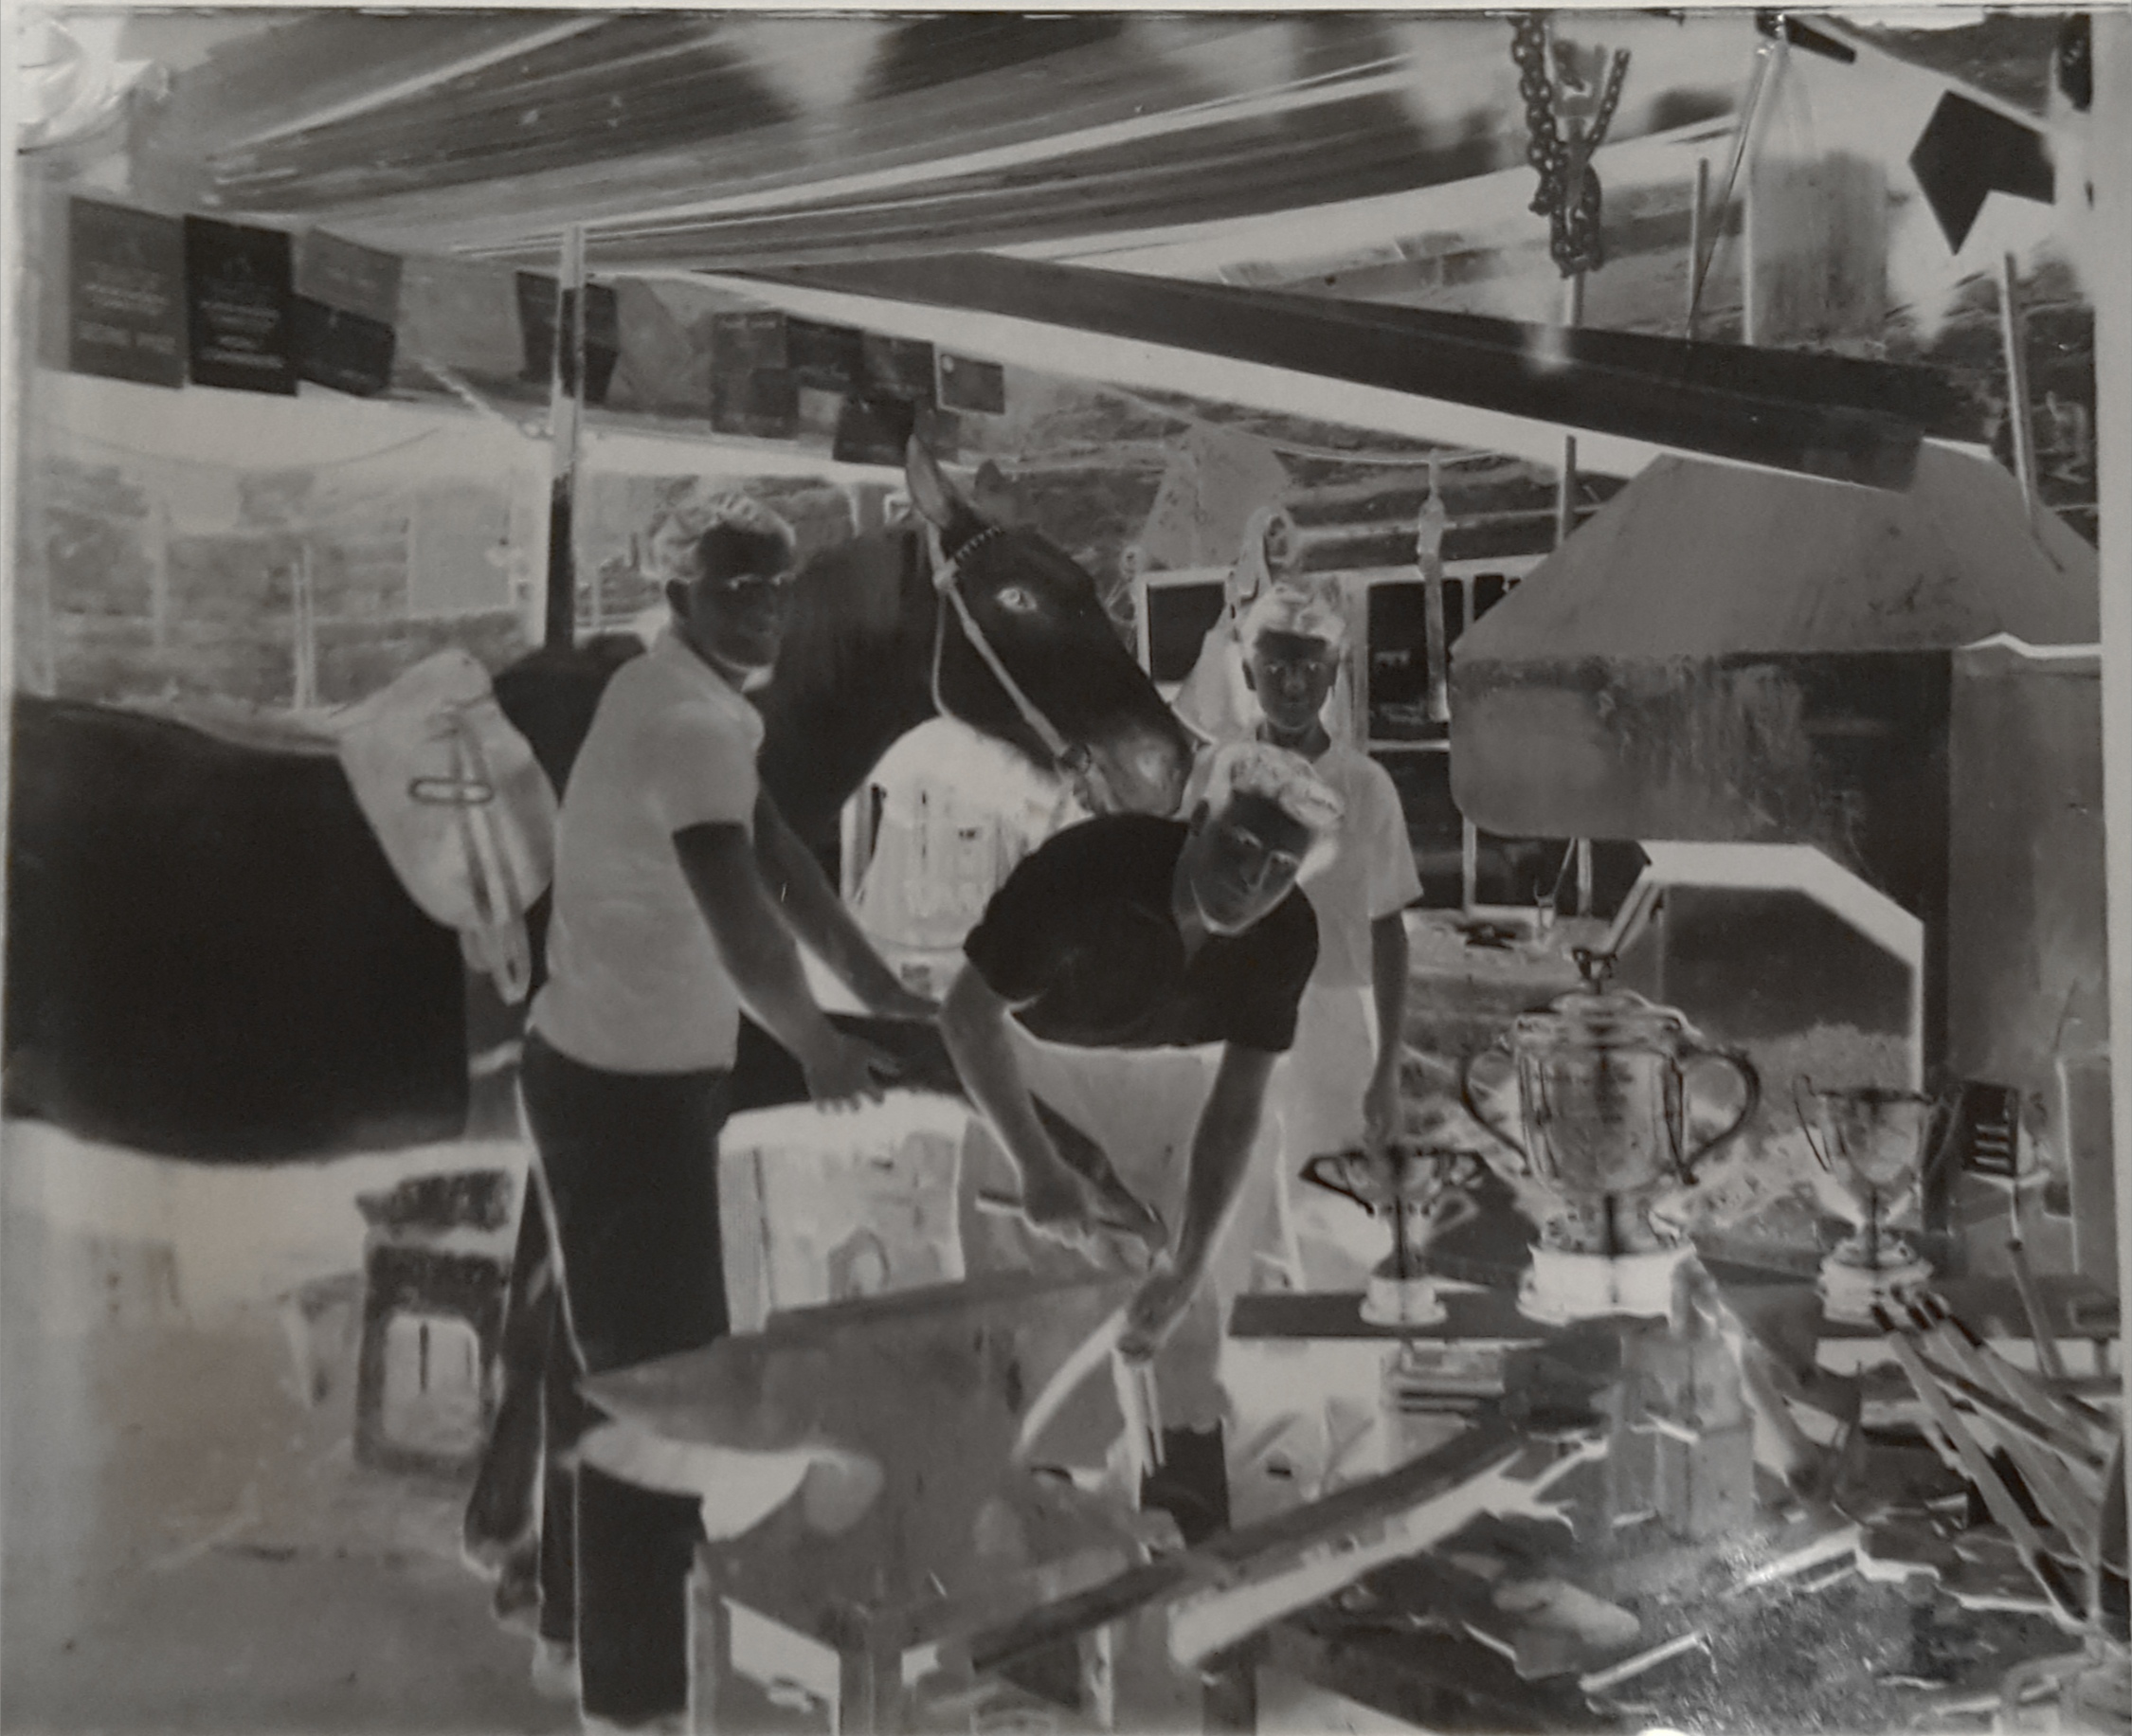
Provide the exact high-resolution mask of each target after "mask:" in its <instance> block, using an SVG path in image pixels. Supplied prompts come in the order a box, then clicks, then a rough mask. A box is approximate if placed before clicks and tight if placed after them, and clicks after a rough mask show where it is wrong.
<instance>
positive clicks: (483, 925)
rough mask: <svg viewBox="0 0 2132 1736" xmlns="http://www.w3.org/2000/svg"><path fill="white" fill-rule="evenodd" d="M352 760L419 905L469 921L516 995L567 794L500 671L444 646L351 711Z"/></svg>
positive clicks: (474, 945) (524, 981)
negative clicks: (510, 715) (531, 910)
mask: <svg viewBox="0 0 2132 1736" xmlns="http://www.w3.org/2000/svg"><path fill="white" fill-rule="evenodd" d="M339 737H340V761H341V766H342V768H343V769H345V770H346V772H347V774H348V782H349V785H350V786H351V787H352V789H353V790H354V792H355V800H356V803H357V804H358V805H360V807H361V808H362V810H363V816H364V818H365V819H366V820H368V821H369V822H370V830H371V831H372V832H374V833H375V834H376V836H377V841H378V843H379V844H380V845H381V846H382V847H383V849H384V851H385V854H386V858H387V859H388V860H389V861H390V862H391V864H392V867H393V870H394V872H395V873H397V874H398V875H399V877H400V879H401V882H402V884H404V885H405V886H406V887H407V894H408V895H409V896H410V897H412V898H413V899H414V901H415V903H416V904H418V905H420V906H421V907H422V909H423V910H424V911H425V913H427V914H428V915H429V916H430V917H432V918H433V919H434V920H436V921H438V922H441V923H443V924H444V925H445V926H446V927H448V928H453V929H457V930H458V931H459V932H460V935H461V940H462V942H463V944H464V949H465V953H466V957H467V962H468V963H469V964H470V965H472V966H474V967H476V968H479V969H484V970H486V971H487V972H488V973H489V974H490V975H491V976H492V977H493V978H495V980H496V984H497V989H498V990H499V991H500V992H501V993H502V994H503V996H504V997H505V999H506V1001H507V1002H509V1003H511V1004H516V1003H517V1002H519V1001H521V1000H523V999H524V998H525V995H526V992H527V990H528V988H529V986H531V981H532V954H531V947H530V943H529V942H528V940H527V936H526V926H525V913H526V910H527V908H528V906H530V905H531V904H532V903H533V900H534V899H536V898H538V897H539V896H540V895H541V894H542V893H543V892H545V891H546V890H547V888H548V883H549V880H550V878H551V877H552V875H553V873H554V866H555V813H556V805H555V792H554V790H553V789H552V788H551V787H550V785H549V782H548V778H547V774H546V773H544V772H543V771H542V770H541V769H540V766H539V763H538V762H537V761H536V760H535V759H534V758H533V748H532V746H531V745H530V744H529V743H528V742H527V740H526V738H525V737H524V736H523V735H521V734H519V733H518V732H517V731H516V730H515V729H514V728H513V727H512V726H511V724H510V722H509V720H508V719H507V718H506V717H505V716H504V714H503V710H502V708H501V707H500V706H499V705H497V701H496V696H495V694H494V692H493V691H492V690H491V688H490V686H489V677H488V672H487V671H486V670H485V669H483V668H482V667H481V665H480V664H479V662H477V661H476V660H474V659H473V658H472V657H470V656H469V655H467V653H465V652H464V651H459V650H448V651H440V652H438V653H437V654H436V655H435V656H434V657H430V658H425V660H423V661H421V662H419V663H417V664H416V665H415V666H414V667H413V668H411V669H409V670H407V672H406V673H405V674H404V675H402V676H401V677H400V678H398V679H397V680H395V681H394V682H392V684H391V685H390V686H388V687H386V688H383V689H381V690H380V691H379V692H377V693H375V694H372V695H371V696H370V697H369V698H368V699H365V700H363V701H362V702H361V703H360V704H358V705H355V706H352V707H351V708H350V709H349V710H348V711H347V712H345V713H343V714H341V717H340V719H339Z"/></svg>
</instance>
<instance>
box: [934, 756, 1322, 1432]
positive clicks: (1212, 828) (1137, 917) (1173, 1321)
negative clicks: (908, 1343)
mask: <svg viewBox="0 0 2132 1736" xmlns="http://www.w3.org/2000/svg"><path fill="white" fill-rule="evenodd" d="M1206 789H1207V793H1206V797H1205V799H1204V800H1203V801H1202V803H1201V804H1200V805H1199V806H1198V807H1197V808H1196V809H1195V810H1194V812H1193V814H1192V817H1191V819H1190V820H1189V821H1178V820H1159V819H1154V818H1151V817H1149V816H1146V815H1116V816H1111V817H1107V818H1104V819H1098V820H1092V821H1088V822H1085V823H1082V824H1080V825H1077V826H1074V827H1072V828H1070V829H1068V830H1067V831H1064V832H1061V833H1060V834H1058V835H1057V837H1056V838H1053V839H1052V840H1050V841H1048V842H1047V843H1045V844H1044V845H1043V846H1042V847H1041V848H1040V849H1039V850H1038V851H1037V852H1036V853H1035V854H1034V855H1032V856H1031V857H1029V858H1028V859H1026V860H1024V861H1023V862H1022V863H1021V865H1020V866H1019V867H1018V868H1017V869H1016V870H1015V871H1014V874H1013V875H1012V876H1011V877H1009V878H1008V880H1007V882H1006V884H1005V885H1004V886H1003V887H1002V888H1001V889H1000V890H999V892H998V893H997V894H996V895H994V896H993V899H992V901H991V904H990V905H989V906H988V907H987V908H986V910H985V917H984V920H983V921H982V922H980V923H979V925H978V926H977V928H976V929H975V930H974V931H972V932H971V934H970V935H969V938H968V940H967V942H966V943H965V952H966V954H967V966H966V967H965V968H964V970H963V971H962V973H961V975H960V976H958V977H957V979H956V981H955V984H954V986H953V987H952V988H951V989H950V990H949V995H948V1000H947V1004H946V1006H945V1008H944V1011H943V1014H942V1020H941V1032H942V1035H943V1037H945V1039H946V1040H947V1043H948V1048H949V1054H950V1055H951V1056H952V1057H953V1058H954V1060H955V1065H956V1068H957V1071H958V1072H959V1073H960V1075H961V1076H962V1079H963V1083H964V1085H965V1086H966V1088H967V1090H968V1092H969V1094H970V1096H971V1097H972V1099H973V1100H974V1101H975V1102H976V1104H977V1105H978V1107H979V1108H980V1109H981V1110H982V1111H983V1112H984V1113H985V1118H986V1120H987V1121H988V1122H989V1124H990V1126H991V1129H992V1130H993V1132H994V1133H995V1134H996V1135H997V1137H998V1139H999V1141H1000V1143H1001V1145H1002V1146H1003V1148H1004V1150H1005V1155H1006V1157H1007V1159H1008V1161H1009V1163H1010V1164H1011V1166H1012V1167H1013V1168H1014V1169H1015V1170H1016V1171H1017V1172H1018V1175H1019V1179H1020V1183H1021V1193H1020V1199H1019V1202H1018V1210H1019V1212H1020V1215H1021V1217H1022V1219H1023V1220H1025V1221H1026V1222H1027V1224H1028V1226H1029V1227H1030V1229H1031V1230H1032V1231H1034V1232H1035V1233H1036V1234H1037V1235H1039V1236H1040V1237H1042V1238H1044V1239H1049V1240H1051V1241H1054V1242H1057V1243H1063V1244H1065V1245H1066V1246H1068V1247H1074V1248H1078V1249H1081V1250H1083V1251H1090V1252H1092V1251H1093V1250H1094V1249H1095V1248H1096V1247H1097V1246H1098V1244H1099V1241H1100V1239H1101V1238H1102V1237H1103V1236H1104V1235H1105V1234H1107V1233H1114V1232H1117V1231H1124V1232H1126V1233H1127V1234H1129V1235H1130V1236H1134V1237H1137V1238H1139V1239H1141V1240H1143V1241H1145V1242H1146V1243H1147V1245H1148V1246H1149V1247H1150V1248H1151V1249H1152V1250H1153V1252H1154V1260H1153V1263H1152V1267H1151V1269H1150V1271H1149V1272H1148V1274H1147V1278H1146V1279H1145V1281H1144V1282H1143V1283H1142V1285H1141V1287H1140V1289H1139V1291H1138V1293H1136V1294H1135V1296H1134V1298H1133V1300H1132V1303H1131V1305H1130V1308H1129V1314H1128V1321H1127V1329H1126V1336H1125V1339H1124V1342H1123V1344H1122V1346H1121V1348H1122V1349H1123V1350H1124V1351H1125V1353H1126V1355H1127V1356H1128V1357H1129V1358H1130V1359H1133V1360H1137V1361H1147V1360H1150V1359H1153V1358H1154V1357H1155V1356H1156V1353H1157V1351H1158V1350H1159V1349H1163V1347H1165V1342H1167V1341H1171V1340H1173V1339H1175V1340H1177V1341H1178V1342H1176V1343H1175V1344H1173V1345H1172V1346H1171V1349H1170V1350H1168V1351H1165V1354H1164V1356H1163V1359H1162V1363H1161V1365H1160V1366H1161V1372H1162V1381H1161V1391H1162V1397H1163V1403H1164V1410H1165V1420H1174V1421H1177V1422H1180V1423H1181V1424H1182V1425H1183V1427H1184V1428H1186V1429H1205V1428H1210V1427H1212V1426H1213V1425H1214V1423H1215V1422H1216V1421H1218V1420H1219V1389H1218V1388H1216V1387H1215V1385H1214V1381H1213V1374H1214V1369H1213V1354H1214V1351H1215V1350H1216V1349H1218V1348H1219V1343H1220V1316H1219V1312H1218V1311H1216V1309H1215V1308H1214V1306H1213V1302H1214V1299H1213V1297H1212V1296H1211V1294H1209V1291H1210V1289H1211V1286H1210V1285H1209V1283H1208V1279H1209V1278H1210V1276H1211V1275H1212V1272H1213V1262H1214V1260H1215V1257H1216V1255H1217V1252H1218V1250H1219V1248H1220V1242H1221V1238H1222V1231H1223V1229H1224V1227H1225V1225H1226V1222H1227V1220H1228V1218H1229V1217H1230V1215H1231V1214H1230V1207H1231V1206H1232V1204H1233V1203H1234V1202H1235V1201H1236V1198H1237V1195H1238V1187H1239V1186H1240V1184H1241V1183H1242V1181H1243V1177H1244V1171H1245V1167H1246V1166H1247V1164H1248V1163H1249V1162H1250V1160H1251V1157H1252V1153H1253V1149H1254V1146H1255V1143H1256V1139H1257V1133H1258V1126H1259V1116H1260V1112H1261V1108H1262V1105H1263V1102H1264V1098H1265V1092H1266V1082H1267V1079H1268V1077H1269V1076H1270V1075H1271V1073H1272V1071H1273V1067H1274V1061H1275V1059H1276V1058H1278V1057H1279V1056H1280V1055H1281V1054H1282V1053H1283V1052H1284V1051H1285V1050H1286V1049H1287V1048H1288V1046H1289V1044H1290V1042H1291V1041H1292V1040H1293V1038H1294V1035H1295V1016H1296V1008H1297V1006H1298V1004H1300V1003H1301V1000H1302V996H1303V990H1304V986H1305V985H1306V984H1307V983H1308V982H1309V980H1310V971H1311V968H1312V967H1313V966H1314V965H1315V964H1316V962H1317V952H1318V941H1317V921H1316V918H1315V917H1314V916H1313V915H1312V913H1311V911H1310V903H1309V901H1308V900H1307V899H1306V898H1305V897H1304V896H1303V895H1301V894H1300V893H1298V892H1296V891H1295V890H1294V888H1295V881H1296V877H1297V876H1298V875H1299V874H1300V873H1301V872H1302V871H1303V869H1304V867H1305V865H1306V863H1307V862H1309V861H1310V860H1312V859H1314V858H1315V857H1317V856H1319V855H1321V854H1322V853H1323V852H1324V851H1325V850H1326V849H1328V848H1329V847H1330V843H1331V840H1332V838H1333V836H1334V833H1335V831H1336V829H1337V827H1338V824H1339V818H1340V800H1339V798H1338V797H1337V796H1336V795H1334V794H1333V793H1332V791H1331V790H1329V789H1328V787H1326V786H1325V785H1324V784H1323V783H1321V782H1320V781H1319V780H1318V778H1317V777H1316V776H1315V774H1314V773H1312V772H1311V770H1310V765H1309V762H1308V761H1306V760H1304V759H1303V758H1302V757H1301V756H1300V755H1298V754H1294V753H1291V752H1288V751H1287V750H1283V749H1280V748H1275V747H1273V746H1271V745H1269V744H1266V743H1262V742H1237V743H1232V744H1230V745H1229V746H1227V747H1224V748H1221V749H1219V750H1216V754H1215V757H1214V762H1213V765H1212V768H1211V770H1210V772H1209V775H1208V779H1207V787H1206ZM1047 1111H1048V1114H1047ZM1061 1123H1063V1124H1064V1125H1063V1126H1061ZM1168 1214H1174V1218H1170V1217H1168V1216H1167V1215H1168ZM1165 1221H1174V1223H1175V1229H1174V1231H1173V1232H1168V1231H1165V1228H1164V1225H1165ZM1195 1314H1196V1315H1197V1316H1198V1317H1199V1323H1200V1329H1199V1330H1197V1331H1195V1332H1192V1333H1181V1332H1180V1331H1179V1329H1180V1327H1181V1326H1183V1324H1184V1323H1185V1321H1186V1319H1187V1316H1188V1315H1195ZM1209 1327H1211V1333H1209V1331H1208V1330H1207V1329H1208V1328H1209ZM1186 1340H1189V1343H1188V1344H1187V1343H1186V1342H1185V1341H1186ZM1173 1352H1174V1353H1173ZM1173 1377H1176V1378H1173Z"/></svg>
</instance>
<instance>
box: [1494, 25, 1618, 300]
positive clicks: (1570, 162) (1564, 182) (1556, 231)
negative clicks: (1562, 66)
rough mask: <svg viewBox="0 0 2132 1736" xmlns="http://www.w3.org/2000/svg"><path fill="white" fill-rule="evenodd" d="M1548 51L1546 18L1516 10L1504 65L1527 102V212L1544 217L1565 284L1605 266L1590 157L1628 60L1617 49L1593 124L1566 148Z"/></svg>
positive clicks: (1609, 119)
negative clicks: (1531, 173) (1534, 177)
mask: <svg viewBox="0 0 2132 1736" xmlns="http://www.w3.org/2000/svg"><path fill="white" fill-rule="evenodd" d="M1549 46H1550V42H1549V37H1548V29H1547V22H1546V19H1545V15H1544V14H1542V13H1539V12H1522V13H1520V14H1518V15H1517V17H1516V18H1515V19H1513V20H1512V22H1511V27H1510V59H1511V61H1512V62H1513V63H1515V64H1516V66H1517V69H1518V95H1519V96H1520V97H1521V98H1522V99H1524V102H1525V125H1526V151H1525V156H1526V161H1527V163H1528V164H1530V165H1531V166H1532V168H1533V169H1534V170H1535V171H1536V172H1538V173H1539V176H1540V185H1539V187H1538V189H1537V190H1535V192H1534V193H1533V196H1532V203H1531V206H1530V207H1529V209H1530V210H1531V211H1532V212H1533V214H1534V215H1535V216H1542V217H1545V218H1546V219H1547V227H1548V249H1547V250H1548V252H1549V254H1550V255H1551V256H1552V258H1553V260H1554V262H1555V265H1556V268H1557V269H1558V270H1560V271H1561V273H1562V275H1563V277H1565V278H1566V277H1573V276H1575V275H1576V274H1577V273H1578V272H1580V271H1597V270H1598V269H1599V267H1600V266H1601V265H1603V264H1605V263H1606V237H1605V234H1604V231H1603V230H1602V228H1601V226H1600V190H1599V172H1598V171H1597V170H1595V169H1594V168H1593V167H1592V161H1591V159H1592V154H1593V153H1594V152H1596V151H1597V150H1598V149H1599V145H1600V143H1601V141H1603V140H1604V138H1605V137H1606V133H1607V129H1608V128H1609V127H1610V126H1612V125H1613V123H1614V111H1615V110H1616V109H1617V107H1618V106H1619V105H1620V101H1621V87H1622V84H1623V82H1624V81H1626V80H1627V78H1628V73H1629V54H1628V50H1627V49H1625V48H1624V49H1617V50H1616V51H1615V55H1614V59H1613V63H1612V64H1611V65H1610V66H1609V68H1608V70H1607V79H1606V86H1605V89H1604V90H1603V91H1602V92H1601V94H1600V97H1599V104H1598V107H1597V108H1596V110H1595V111H1594V112H1593V116H1592V120H1591V125H1590V127H1589V128H1588V129H1587V130H1586V131H1585V132H1584V133H1583V134H1582V135H1581V137H1580V138H1579V140H1578V142H1577V144H1576V145H1575V146H1572V145H1570V144H1569V143H1567V142H1565V141H1564V140H1563V136H1562V129H1561V127H1560V125H1559V124H1558V123H1557V120H1556V118H1555V105H1556V91H1555V83H1554V80H1553V78H1552V76H1551V75H1550V73H1549V71H1548V67H1547V51H1548V48H1549ZM1572 179H1574V181H1575V183H1576V184H1575V186H1574V187H1572V186H1571V181H1572Z"/></svg>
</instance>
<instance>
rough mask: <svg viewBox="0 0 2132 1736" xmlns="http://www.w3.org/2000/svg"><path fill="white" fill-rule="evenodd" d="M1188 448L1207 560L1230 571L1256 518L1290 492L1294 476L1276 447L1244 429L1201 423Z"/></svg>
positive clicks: (1203, 554)
mask: <svg viewBox="0 0 2132 1736" xmlns="http://www.w3.org/2000/svg"><path fill="white" fill-rule="evenodd" d="M1184 449H1185V451H1186V452H1187V453H1189V454H1190V455H1191V460H1192V468H1193V471H1194V473H1195V474H1194V476H1193V483H1194V486H1195V488H1196V491H1197V494H1198V497H1199V499H1198V506H1199V538H1200V550H1201V558H1202V560H1206V561H1213V562H1219V563H1220V564H1221V565H1223V566H1226V565H1227V564H1228V563H1229V562H1230V561H1233V560H1234V559H1235V558H1236V555H1237V549H1238V545H1239V544H1240V543H1241V542H1242V540H1243V532H1244V525H1245V523H1246V522H1247V521H1248V520H1249V519H1250V517H1251V515H1252V514H1253V513H1254V512H1256V511H1257V509H1258V508H1260V507H1261V506H1269V505H1271V504H1273V503H1274V501H1276V500H1278V499H1279V498H1280V497H1282V496H1283V495H1285V494H1286V493H1287V492H1288V471H1287V469H1286V468H1285V467H1284V466H1283V465H1282V463H1281V461H1280V458H1279V456H1278V455H1277V454H1276V453H1275V452H1274V448H1273V447H1272V446H1270V445H1268V444H1267V443H1265V442H1264V441H1262V440H1260V439H1259V438H1258V437H1257V436H1256V435H1254V434H1247V433H1245V432H1243V431H1242V430H1241V429H1238V428H1224V427H1211V426H1208V425H1205V424H1203V423H1202V424H1195V425H1193V427H1192V429H1191V430H1190V432H1189V433H1187V434H1186V435H1185V437H1184Z"/></svg>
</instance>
